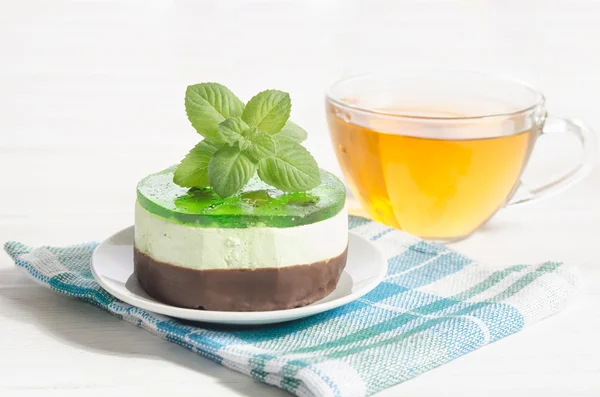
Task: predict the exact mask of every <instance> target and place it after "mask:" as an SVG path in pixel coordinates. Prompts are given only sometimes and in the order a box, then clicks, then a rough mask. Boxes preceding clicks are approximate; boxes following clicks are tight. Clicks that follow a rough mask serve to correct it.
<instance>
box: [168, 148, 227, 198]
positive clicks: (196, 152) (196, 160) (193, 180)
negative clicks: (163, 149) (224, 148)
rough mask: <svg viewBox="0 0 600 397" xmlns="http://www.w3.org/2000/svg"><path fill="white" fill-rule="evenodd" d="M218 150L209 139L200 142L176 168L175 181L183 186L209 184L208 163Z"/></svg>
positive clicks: (203, 185) (204, 185)
mask: <svg viewBox="0 0 600 397" xmlns="http://www.w3.org/2000/svg"><path fill="white" fill-rule="evenodd" d="M216 151H217V148H216V147H215V146H213V145H211V144H210V143H208V142H207V141H201V142H200V143H198V144H197V145H196V146H194V148H193V149H192V150H190V152H189V153H188V154H187V156H185V158H184V159H183V160H182V161H181V163H180V164H179V165H178V166H177V168H176V169H175V174H173V182H175V183H176V184H177V185H179V186H182V187H206V186H208V185H209V181H208V163H209V161H210V158H211V157H212V155H213V154H214V153H215V152H216Z"/></svg>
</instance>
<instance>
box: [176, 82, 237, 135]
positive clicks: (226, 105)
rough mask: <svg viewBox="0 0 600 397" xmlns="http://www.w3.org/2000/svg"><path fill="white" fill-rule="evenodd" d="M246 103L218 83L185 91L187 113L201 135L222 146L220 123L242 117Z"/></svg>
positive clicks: (196, 85) (201, 84)
mask: <svg viewBox="0 0 600 397" xmlns="http://www.w3.org/2000/svg"><path fill="white" fill-rule="evenodd" d="M243 110H244V103H243V102H242V101H240V100H239V98H238V97H236V96H235V94H234V93H233V92H231V91H230V90H229V89H228V88H227V87H225V86H223V85H221V84H217V83H200V84H194V85H190V86H188V88H187V90H186V91H185V111H186V113H187V116H188V119H189V120H190V122H191V123H192V126H193V127H194V128H195V129H196V131H198V133H199V134H200V135H202V136H203V137H205V138H208V139H210V140H211V141H212V142H214V143H217V144H221V143H223V142H221V138H220V136H219V123H220V122H222V121H223V120H225V119H226V118H228V117H235V116H241V115H242V112H243Z"/></svg>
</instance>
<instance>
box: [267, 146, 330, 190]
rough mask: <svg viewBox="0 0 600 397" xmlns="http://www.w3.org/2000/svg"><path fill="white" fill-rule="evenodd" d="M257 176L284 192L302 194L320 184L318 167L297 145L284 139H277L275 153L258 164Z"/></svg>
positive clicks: (303, 149) (308, 154)
mask: <svg viewBox="0 0 600 397" xmlns="http://www.w3.org/2000/svg"><path fill="white" fill-rule="evenodd" d="M258 176H259V177H260V179H262V180H263V181H264V182H266V183H268V184H269V185H271V186H274V187H276V188H277V189H279V190H282V191H284V192H303V191H306V190H309V189H312V188H314V187H317V186H318V185H319V184H320V183H321V174H320V172H319V166H318V165H317V162H316V161H315V159H314V158H313V157H312V156H311V154H310V153H309V152H308V150H306V149H305V148H304V147H303V146H302V145H300V144H299V143H297V142H295V141H293V140H291V139H289V138H285V137H281V138H279V139H277V153H276V154H275V156H273V157H268V158H266V159H262V160H260V161H259V162H258Z"/></svg>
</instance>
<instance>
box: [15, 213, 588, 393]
mask: <svg viewBox="0 0 600 397" xmlns="http://www.w3.org/2000/svg"><path fill="white" fill-rule="evenodd" d="M350 228H351V229H352V231H353V232H354V233H358V234H360V235H362V236H364V237H367V238H369V239H370V240H372V241H373V242H374V243H375V244H376V245H377V247H378V248H379V249H380V250H381V251H382V252H383V253H384V255H385V257H386V258H387V260H388V264H389V270H388V275H387V277H386V279H385V280H384V281H383V282H382V283H381V284H380V285H379V286H378V287H377V288H376V289H374V290H373V291H372V292H370V293H369V294H367V295H366V296H364V297H363V298H362V299H359V300H357V301H355V302H353V303H350V304H348V305H346V306H343V307H341V308H338V309H335V310H331V311H329V312H326V313H322V314H318V315H315V316H312V317H308V318H305V319H302V320H297V321H293V322H289V323H284V324H279V325H272V326H264V327H259V328H249V329H248V328H247V329H240V328H232V329H223V328H222V327H220V328H211V327H209V326H203V325H201V324H198V325H196V324H193V323H189V322H182V321H178V320H176V319H172V318H168V317H165V316H161V315H158V314H153V313H150V312H147V311H145V310H142V309H139V308H136V307H133V306H130V305H128V304H126V303H124V302H121V301H119V300H118V299H116V298H114V297H112V296H111V295H109V294H108V293H107V292H106V291H104V290H103V289H102V288H101V287H100V286H99V285H98V283H96V281H95V280H94V278H93V277H92V274H91V272H90V257H91V255H92V252H93V251H94V248H95V247H96V245H97V244H96V243H88V244H81V245H75V246H71V247H65V248H55V247H39V248H30V247H27V246H25V245H23V244H20V243H16V242H9V243H7V244H6V245H5V249H6V251H7V252H8V253H9V254H10V255H11V256H12V258H13V259H14V261H15V263H16V264H17V265H18V266H20V267H23V268H24V269H25V270H27V272H29V274H31V276H33V277H34V278H36V279H37V280H39V281H41V282H42V283H45V284H47V285H49V286H50V288H52V289H54V290H56V291H58V292H61V293H64V294H66V295H71V296H75V297H78V298H81V299H84V300H86V301H88V302H91V303H93V304H95V305H97V306H99V307H101V308H102V309H104V310H106V311H108V312H110V313H112V314H114V315H116V316H118V317H119V318H122V319H123V320H126V321H128V322H130V323H132V324H135V325H137V326H139V327H142V328H144V329H146V330H148V331H150V332H152V333H153V334H155V335H157V336H160V337H161V338H164V339H167V340H169V341H171V342H175V343H177V344H179V345H181V346H184V347H186V348H188V349H190V350H192V351H193V352H196V353H198V354H200V355H202V356H204V357H206V358H209V359H211V360H214V361H216V362H218V363H220V364H222V365H224V366H226V367H228V368H231V369H233V370H235V371H239V372H242V373H244V374H246V375H249V376H252V377H253V378H255V379H258V380H260V381H262V382H265V383H268V384H271V385H274V386H277V387H280V388H282V389H285V390H288V391H290V392H291V393H293V394H296V395H298V396H340V397H341V396H367V395H371V394H373V393H377V392H378V391H380V390H383V389H385V388H387V387H390V386H392V385H395V384H397V383H400V382H403V381H405V380H407V379H410V378H412V377H415V376H417V375H419V374H421V373H423V372H425V371H427V370H429V369H432V368H435V367H437V366H439V365H442V364H445V363H447V362H450V361H452V360H453V359H455V358H457V357H460V356H462V355H463V354H466V353H469V352H471V351H473V350H475V349H478V348H480V347H482V346H485V345H486V344H488V343H492V342H494V341H496V340H498V339H500V338H503V337H505V336H508V335H510V334H513V333H515V332H517V331H519V330H521V329H522V328H523V327H525V326H527V325H529V324H532V323H534V322H536V321H537V320H540V319H542V318H544V317H546V316H549V315H551V314H554V313H556V312H558V311H559V310H560V309H561V308H562V307H563V306H564V305H565V304H566V303H567V302H568V301H569V299H570V298H571V297H572V296H573V294H574V292H575V291H576V289H577V284H578V283H577V280H578V277H577V271H576V269H574V268H573V267H571V266H570V265H567V264H563V263H560V262H544V263H542V264H538V265H521V264H517V265H510V266H507V267H505V268H502V269H490V268H487V267H486V266H484V265H482V264H479V263H477V262H474V261H472V260H471V259H469V258H467V257H465V256H463V255H460V254H458V253H456V252H453V251H451V250H450V249H448V248H446V247H444V246H441V245H438V244H432V243H427V242H424V241H422V240H420V239H418V238H416V237H414V236H410V235H408V234H406V233H403V232H401V231H398V230H395V229H390V228H388V227H386V226H383V225H381V224H379V223H376V222H372V221H369V220H366V219H364V218H358V217H351V218H350ZM484 365H485V364H484Z"/></svg>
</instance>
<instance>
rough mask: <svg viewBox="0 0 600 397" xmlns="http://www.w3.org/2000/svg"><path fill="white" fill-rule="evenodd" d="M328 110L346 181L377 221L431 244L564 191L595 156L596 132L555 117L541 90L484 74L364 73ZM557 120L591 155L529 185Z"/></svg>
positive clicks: (330, 99)
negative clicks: (538, 149) (527, 172)
mask: <svg viewBox="0 0 600 397" xmlns="http://www.w3.org/2000/svg"><path fill="white" fill-rule="evenodd" d="M326 109H327V116H328V122H329V129H330V133H331V139H332V141H333V144H334V147H335V150H336V154H337V157H338V160H339V162H340V165H341V168H342V171H343V173H344V176H345V179H346V181H347V182H348V184H349V187H350V190H351V191H352V193H353V194H354V196H355V197H356V198H357V199H358V201H359V202H360V203H361V204H362V206H363V208H364V209H365V210H366V212H367V213H368V214H369V216H370V217H372V218H373V219H375V220H377V221H379V222H382V223H384V224H387V225H390V226H393V227H396V228H398V229H402V230H404V231H406V232H409V233H412V234H415V235H417V236H420V237H423V238H426V239H431V240H441V241H451V240H456V239H460V238H463V237H465V236H468V235H469V234H471V233H472V232H473V231H475V230H476V229H477V228H478V227H480V226H481V225H482V224H484V223H485V222H486V221H487V220H488V219H490V217H492V216H493V215H494V214H495V213H496V211H498V209H500V208H502V207H504V206H506V205H512V204H515V203H518V202H524V201H530V200H533V199H537V198H539V197H541V196H544V195H547V194H550V193H554V192H556V191H558V190H562V189H564V188H566V187H568V186H570V185H572V184H573V183H574V182H576V181H578V180H581V179H582V178H583V177H584V176H585V175H586V174H587V173H588V172H589V170H590V169H591V167H592V165H593V161H594V159H595V149H596V144H595V135H594V133H593V132H592V131H590V130H589V129H588V128H586V127H585V126H583V125H582V124H580V123H579V122H576V121H574V120H569V119H548V120H547V119H546V110H545V107H544V97H543V95H542V94H540V93H539V92H538V91H536V90H534V89H532V88H531V87H529V86H527V85H525V84H522V83H520V82H517V81H513V80H509V79H504V78H500V77H495V76H490V75H485V74H481V73H473V72H453V71H423V70H414V71H403V72H395V73H393V74H379V75H377V74H367V75H360V76H354V77H350V78H346V79H343V80H340V81H338V82H337V83H335V84H334V85H333V86H332V87H331V88H330V90H329V91H328V93H327V97H326ZM550 123H551V124H552V126H553V128H552V129H551V130H552V132H553V133H554V132H560V133H569V134H571V135H572V136H573V137H575V138H576V139H578V140H579V141H580V142H581V145H582V147H583V156H582V158H581V161H580V163H579V164H578V165H577V166H576V167H575V168H574V169H572V170H570V171H568V172H566V173H565V174H564V176H562V177H561V178H559V179H557V180H555V181H553V182H551V183H548V184H546V185H544V186H540V187H536V188H528V187H526V186H524V185H523V184H522V183H521V175H522V173H523V170H524V169H525V167H526V165H527V162H528V160H529V158H530V155H531V152H532V150H533V147H534V145H535V143H536V140H537V139H538V137H539V136H540V135H545V133H546V132H548V128H545V127H544V126H545V124H546V127H548V126H549V125H550ZM517 192H518V194H516V193H517Z"/></svg>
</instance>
